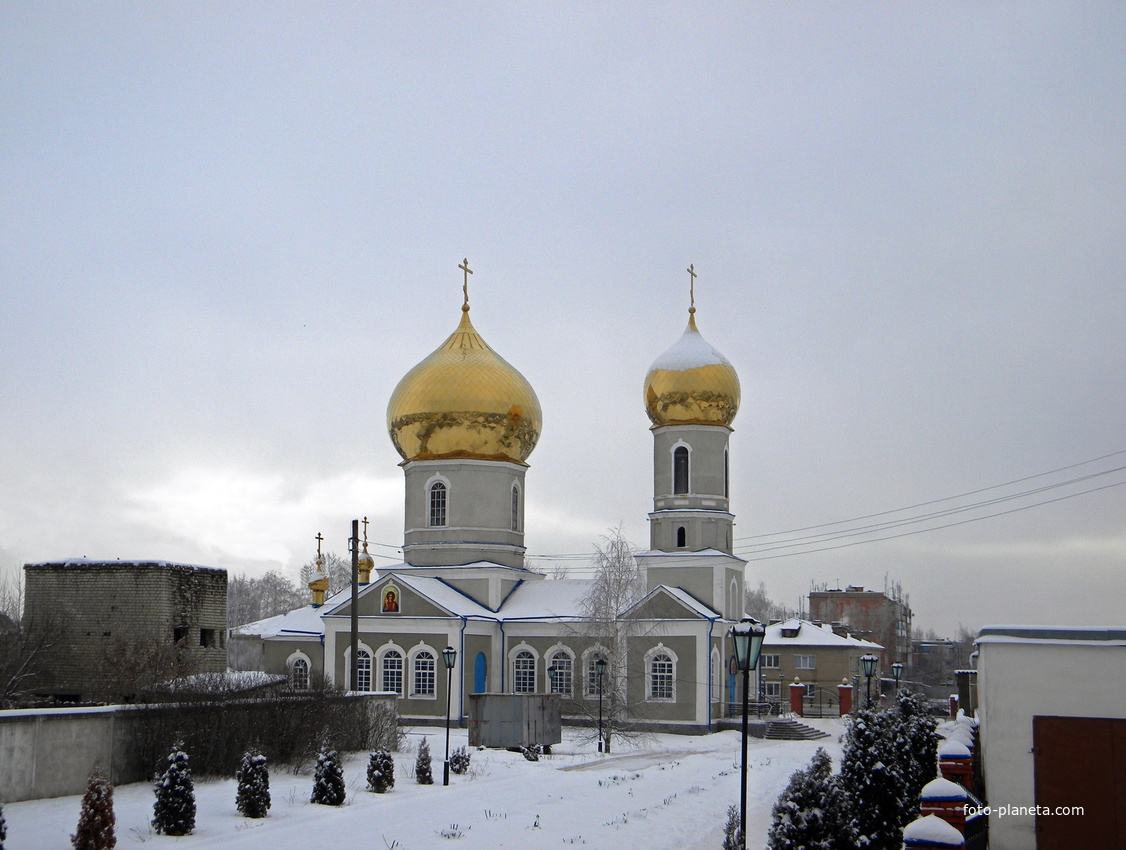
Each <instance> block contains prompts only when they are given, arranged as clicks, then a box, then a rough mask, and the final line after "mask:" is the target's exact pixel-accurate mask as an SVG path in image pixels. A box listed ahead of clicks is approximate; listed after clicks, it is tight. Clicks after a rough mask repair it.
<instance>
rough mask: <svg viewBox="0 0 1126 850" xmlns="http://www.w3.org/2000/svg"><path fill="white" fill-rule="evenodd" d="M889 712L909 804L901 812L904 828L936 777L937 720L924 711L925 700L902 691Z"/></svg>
mask: <svg viewBox="0 0 1126 850" xmlns="http://www.w3.org/2000/svg"><path fill="white" fill-rule="evenodd" d="M893 713H894V716H895V717H896V719H897V720H898V724H899V728H898V730H897V736H896V751H897V752H898V753H899V756H900V763H901V767H902V773H903V778H904V780H905V782H906V785H907V790H906V795H907V802H908V803H909V804H910V805H909V806H908V807H907V808H906V809H905V810H904V811H903V813H902V814H903V817H902V819H901V825H902V826H906V825H907V824H909V823H910V822H911V821H913V820H914V819H915V818H917V817H918V816H919V794H920V793H921V792H922V790H923V786H924V785H926V784H927V783H928V782H930V781H931V780H932V779H934V778H935V777H936V776H938V735H936V734H935V731H934V730H935V728H936V727H937V726H938V721H937V720H936V719H935V718H934V717H932V716H931V714H930V712H929V711H928V707H927V700H926V698H925V697H924V696H923V695H922V694H912V693H910V692H909V691H908V690H906V689H903V690H901V691H900V692H899V694H898V695H897V696H896V700H895V706H894V709H893Z"/></svg>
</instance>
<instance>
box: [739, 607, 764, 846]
mask: <svg viewBox="0 0 1126 850" xmlns="http://www.w3.org/2000/svg"><path fill="white" fill-rule="evenodd" d="M765 637H766V626H764V625H763V624H762V623H760V622H759V621H758V620H756V619H754V618H753V617H744V618H743V620H742V622H740V623H738V624H737V625H734V626H732V627H731V642H732V643H733V644H735V663H736V665H738V667H739V669H740V670H742V671H743V773H742V778H741V781H740V784H739V829H740V830H741V834H742V836H743V846H744V847H746V846H747V697H748V693H749V691H750V689H751V670H753V669H755V668H756V667H758V658H759V654H760V653H761V652H762V642H763V639H764V638H765Z"/></svg>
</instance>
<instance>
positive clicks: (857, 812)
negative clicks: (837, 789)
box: [841, 709, 910, 850]
mask: <svg viewBox="0 0 1126 850" xmlns="http://www.w3.org/2000/svg"><path fill="white" fill-rule="evenodd" d="M847 723H848V725H847V728H846V731H845V740H844V749H843V751H842V753H841V780H842V781H843V783H844V788H845V791H846V792H847V793H848V796H849V801H850V802H849V810H850V812H851V815H852V817H851V828H852V829H854V830H855V831H856V836H857V838H856V840H857V843H858V845H859V846H861V847H865V848H872V850H884V848H888V849H889V850H890V848H898V847H900V845H901V842H902V837H903V829H902V827H903V821H902V812H903V811H904V809H906V808H909V806H910V802H909V801H908V800H907V799H906V792H907V784H906V781H905V780H904V777H903V772H902V764H901V759H900V753H899V752H897V746H898V744H897V738H898V735H897V729H898V726H899V723H898V718H897V717H896V716H895V713H894V712H891V711H879V710H877V709H863V710H861V711H858V712H856V714H855V715H853V716H852V717H851V718H850V719H849V720H848V721H847Z"/></svg>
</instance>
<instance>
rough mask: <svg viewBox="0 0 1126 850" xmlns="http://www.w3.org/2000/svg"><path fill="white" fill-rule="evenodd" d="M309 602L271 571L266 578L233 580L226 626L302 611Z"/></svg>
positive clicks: (228, 587)
mask: <svg viewBox="0 0 1126 850" xmlns="http://www.w3.org/2000/svg"><path fill="white" fill-rule="evenodd" d="M306 602H308V592H307V591H305V592H303V591H302V590H301V589H300V588H298V587H297V586H295V585H294V583H293V582H292V581H290V580H289V579H288V578H286V577H285V576H283V575H282V574H281V573H279V572H277V571H274V570H271V571H270V572H268V573H266V574H265V575H264V576H259V577H258V578H250V577H248V576H245V575H241V576H234V577H232V578H231V579H230V580H229V581H228V582H227V626H228V627H229V628H232V629H233V628H235V627H236V626H241V625H243V624H244V623H253V622H255V621H256V620H264V619H265V618H267V617H273V616H275V615H277V614H284V613H286V612H287V611H292V610H293V609H294V608H300V607H301V606H302V605H303V604H305V603H306Z"/></svg>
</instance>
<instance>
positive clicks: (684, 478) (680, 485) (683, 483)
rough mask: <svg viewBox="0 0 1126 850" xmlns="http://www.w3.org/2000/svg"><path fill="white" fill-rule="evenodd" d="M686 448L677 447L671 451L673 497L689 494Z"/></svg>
mask: <svg viewBox="0 0 1126 850" xmlns="http://www.w3.org/2000/svg"><path fill="white" fill-rule="evenodd" d="M688 488H689V480H688V447H687V446H677V447H676V448H675V449H673V450H672V492H673V495H675V496H680V495H684V494H686V493H688V492H689V489H688Z"/></svg>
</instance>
